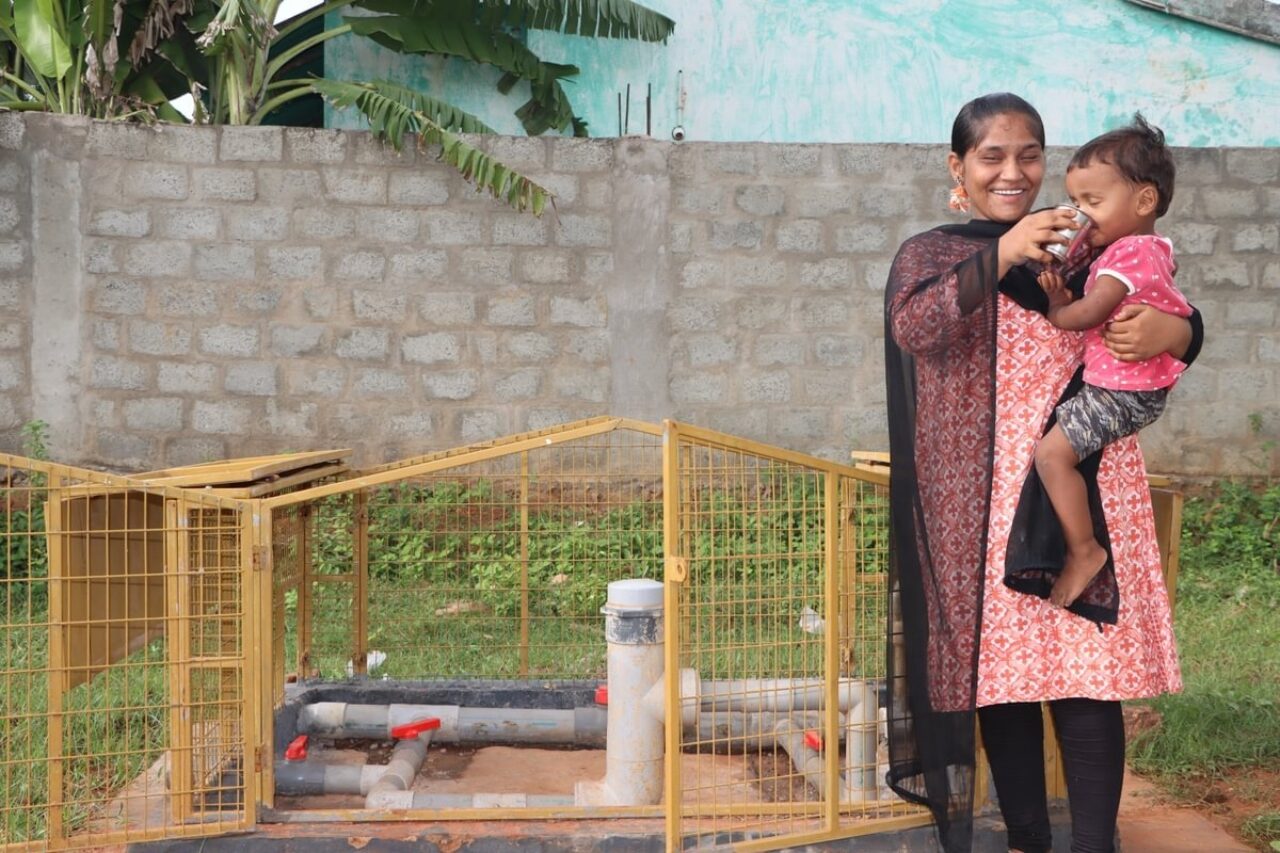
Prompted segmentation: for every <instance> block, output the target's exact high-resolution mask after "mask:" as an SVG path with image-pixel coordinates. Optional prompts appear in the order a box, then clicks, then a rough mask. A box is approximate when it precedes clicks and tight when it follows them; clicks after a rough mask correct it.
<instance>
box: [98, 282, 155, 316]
mask: <svg viewBox="0 0 1280 853" xmlns="http://www.w3.org/2000/svg"><path fill="white" fill-rule="evenodd" d="M90 293H91V294H92V299H93V310H94V311H100V312H102V313H103V314H141V313H143V312H144V311H146V308H147V290H146V288H145V287H143V285H142V282H140V281H138V280H137V279H132V278H114V277H113V278H100V279H98V280H96V281H95V282H93V283H92V284H91V285H90Z"/></svg>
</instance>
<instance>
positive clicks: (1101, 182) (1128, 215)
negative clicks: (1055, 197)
mask: <svg viewBox="0 0 1280 853" xmlns="http://www.w3.org/2000/svg"><path fill="white" fill-rule="evenodd" d="M1141 190H1142V187H1141V186H1137V185H1135V184H1132V183H1130V182H1129V181H1127V180H1125V178H1124V176H1123V175H1121V174H1120V172H1119V171H1117V170H1116V168H1115V166H1112V165H1111V164H1110V163H1100V162H1097V161H1095V162H1093V163H1090V164H1089V165H1087V166H1077V167H1076V168H1074V169H1072V170H1071V171H1069V172H1067V196H1068V197H1070V199H1071V201H1072V202H1073V203H1074V204H1075V205H1076V207H1078V208H1080V209H1081V210H1083V211H1084V212H1085V213H1086V214H1088V215H1089V218H1090V219H1092V220H1093V231H1092V232H1091V234H1090V238H1089V243H1090V244H1091V245H1093V246H1108V245H1110V244H1111V243H1114V242H1115V241H1116V240H1118V239H1120V238H1121V237H1125V236H1128V235H1130V234H1136V233H1140V230H1141V229H1142V228H1143V227H1144V226H1145V225H1146V224H1147V223H1146V220H1145V217H1144V216H1143V215H1142V214H1141V213H1140V212H1139V202H1140V198H1139V195H1140V192H1141Z"/></svg>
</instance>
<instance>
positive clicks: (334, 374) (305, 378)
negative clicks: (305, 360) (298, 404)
mask: <svg viewBox="0 0 1280 853" xmlns="http://www.w3.org/2000/svg"><path fill="white" fill-rule="evenodd" d="M346 384H347V382H346V373H345V372H344V371H342V370H339V369H337V368H333V367H320V368H304V369H302V370H299V371H298V372H297V373H296V374H293V375H290V376H289V391H290V393H293V394H298V395H305V396H316V397H336V396H338V395H339V394H341V393H342V389H343V388H345V387H346Z"/></svg>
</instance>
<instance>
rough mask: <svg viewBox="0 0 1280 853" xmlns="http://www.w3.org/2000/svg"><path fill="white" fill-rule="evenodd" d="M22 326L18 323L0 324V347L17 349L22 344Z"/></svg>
mask: <svg viewBox="0 0 1280 853" xmlns="http://www.w3.org/2000/svg"><path fill="white" fill-rule="evenodd" d="M22 328H23V327H22V325H21V324H18V323H4V324H0V349H17V348H18V347H20V346H22V339H23V334H22Z"/></svg>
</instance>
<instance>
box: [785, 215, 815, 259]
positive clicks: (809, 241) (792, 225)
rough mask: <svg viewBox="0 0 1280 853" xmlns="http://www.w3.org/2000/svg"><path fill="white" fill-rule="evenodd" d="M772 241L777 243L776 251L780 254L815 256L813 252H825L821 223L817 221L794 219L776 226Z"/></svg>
mask: <svg viewBox="0 0 1280 853" xmlns="http://www.w3.org/2000/svg"><path fill="white" fill-rule="evenodd" d="M774 241H776V242H777V246H778V251H781V252H808V254H815V252H820V251H824V250H826V238H824V237H823V231H822V223H820V222H818V220H817V219H796V220H792V222H787V223H783V224H780V225H778V229H777V233H776V234H774Z"/></svg>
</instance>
